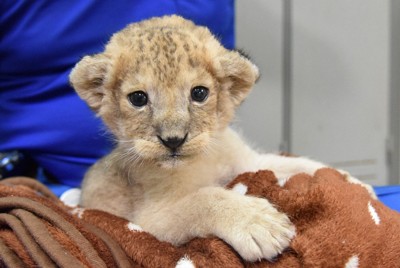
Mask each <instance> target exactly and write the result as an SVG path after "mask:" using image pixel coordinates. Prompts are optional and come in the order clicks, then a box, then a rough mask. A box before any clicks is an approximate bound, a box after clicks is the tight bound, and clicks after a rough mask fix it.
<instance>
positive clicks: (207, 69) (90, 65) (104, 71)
mask: <svg viewBox="0 0 400 268" xmlns="http://www.w3.org/2000/svg"><path fill="white" fill-rule="evenodd" d="M258 75H259V74H258V69H257V67H256V66H255V65H253V64H252V63H251V62H250V61H249V60H248V59H246V58H244V57H242V56H241V55H240V54H239V53H237V52H235V51H229V50H227V49H225V48H224V47H222V46H221V45H220V43H219V42H218V41H217V40H216V38H215V37H214V36H213V35H212V34H211V33H210V32H209V30H208V29H207V28H205V27H199V26H195V25H194V24H193V23H192V22H190V21H187V20H185V19H183V18H180V17H178V16H167V17H162V18H153V19H150V20H147V21H143V22H140V23H135V24H131V25H128V26H127V27H126V28H125V29H123V30H122V31H120V32H118V33H116V34H115V35H114V36H113V37H112V38H111V40H110V42H109V43H108V44H107V46H106V48H105V51H104V52H103V53H100V54H96V55H93V56H86V57H84V58H83V59H82V60H81V61H80V62H79V63H78V64H77V65H76V67H75V68H74V69H73V71H72V73H71V76H70V79H71V83H72V85H73V87H74V88H75V89H76V91H77V92H78V94H79V95H80V97H81V98H82V99H84V100H85V101H86V102H87V103H88V105H89V106H90V107H91V108H92V109H93V110H94V111H95V112H96V113H97V114H98V115H99V116H100V117H101V118H102V119H103V120H104V122H105V123H106V124H107V126H108V127H109V129H110V130H111V131H112V133H113V134H114V135H115V137H116V139H117V141H118V144H117V146H116V148H115V149H114V151H113V152H111V153H110V154H109V155H107V156H106V157H104V158H103V159H101V160H100V161H98V162H97V163H96V164H95V165H94V166H93V167H92V168H91V169H90V170H89V172H88V173H87V174H86V176H85V179H84V182H83V194H82V199H81V204H82V205H83V206H85V207H90V208H97V209H101V210H105V211H108V212H111V213H113V214H116V215H119V216H122V217H125V218H127V219H129V220H130V221H132V222H134V223H136V224H139V225H140V226H141V227H142V228H143V229H144V230H146V231H148V232H150V233H152V234H153V235H155V236H156V237H157V238H158V239H160V240H164V241H168V242H171V243H173V244H175V245H179V244H182V243H185V242H187V241H188V240H189V239H192V238H193V237H205V236H208V235H216V236H218V237H220V238H222V239H223V240H225V241H226V242H227V243H229V244H230V245H232V247H233V248H234V249H235V250H236V251H237V252H238V253H239V254H240V255H241V256H242V257H243V258H244V259H246V260H249V261H255V260H258V259H261V258H266V259H272V258H274V257H275V256H276V255H277V254H279V253H280V252H282V250H283V249H285V248H286V247H287V246H288V245H289V242H290V241H291V239H292V238H293V236H294V235H295V229H294V227H293V225H292V224H291V222H290V220H289V219H288V217H287V216H286V215H285V214H283V213H281V212H279V211H278V210H277V209H276V208H275V207H274V206H273V205H271V204H270V203H269V202H267V201H266V200H264V199H260V198H257V197H250V196H243V195H241V194H239V193H236V192H234V191H229V190H225V189H224V185H225V184H226V183H228V182H229V181H231V180H232V179H233V178H235V177H236V176H237V175H238V174H240V173H243V172H245V171H257V170H259V169H270V170H272V171H273V172H274V173H275V174H276V176H277V177H279V178H281V180H282V182H284V180H285V179H286V178H288V177H289V176H291V175H292V174H295V173H298V172H306V173H310V174H312V173H313V172H314V171H315V170H316V169H318V168H321V167H323V166H324V165H323V164H321V163H317V162H314V161H311V160H308V159H305V158H286V157H282V156H277V155H272V154H264V155H261V154H259V153H257V152H255V151H254V150H252V149H251V148H250V147H249V146H247V145H246V144H245V143H244V141H243V140H242V139H241V138H240V137H239V136H238V135H237V134H236V133H235V132H234V131H233V130H232V129H231V128H229V126H228V125H229V123H230V121H231V119H232V118H233V116H234V111H235V108H236V107H238V105H239V104H240V103H241V102H242V101H243V99H244V98H245V97H246V96H247V94H248V93H249V91H250V89H251V88H252V86H253V84H254V83H255V81H256V80H257V78H258ZM196 86H203V87H206V88H208V89H209V95H208V97H207V98H206V99H205V100H204V101H196V100H193V99H192V98H191V90H192V89H193V88H195V87H196ZM135 91H143V92H144V93H145V94H147V97H148V102H147V103H146V104H145V105H143V106H140V107H139V106H135V105H132V103H131V102H130V101H129V98H128V95H129V94H131V93H133V92H135ZM173 138H175V139H180V140H182V141H183V144H181V145H180V146H178V147H177V148H175V149H171V148H168V146H166V145H165V144H164V143H163V142H162V141H163V140H164V141H165V140H168V139H173Z"/></svg>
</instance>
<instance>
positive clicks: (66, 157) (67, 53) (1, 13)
mask: <svg viewBox="0 0 400 268" xmlns="http://www.w3.org/2000/svg"><path fill="white" fill-rule="evenodd" d="M166 14H179V15H181V16H183V17H186V18H188V19H191V20H193V21H195V22H196V23H197V24H200V25H207V26H209V28H210V29H211V30H212V32H213V33H214V34H215V35H217V36H219V37H220V38H221V41H222V43H223V44H224V45H225V46H226V47H228V48H233V47H234V28H233V27H234V0H218V1H215V0H118V1H115V0H68V1H62V0H60V1H59V0H35V1H31V0H3V1H0V29H1V30H0V151H8V150H15V149H17V150H21V151H23V152H24V153H27V154H28V155H29V156H31V157H32V158H33V159H34V160H35V161H36V162H37V163H38V164H39V165H40V166H42V167H43V168H44V170H45V171H46V172H47V174H50V175H51V176H52V177H54V178H55V179H56V180H57V181H58V182H59V183H61V184H64V185H67V186H78V185H79V184H80V182H81V179H82V177H83V174H84V172H85V171H86V170H87V168H88V167H89V166H90V165H91V164H93V163H94V162H95V161H96V160H97V159H98V158H99V157H101V156H103V155H104V154H106V153H107V152H109V151H110V149H111V148H112V145H113V144H112V143H113V142H112V137H111V136H109V135H108V134H107V131H106V130H105V128H104V127H103V125H102V123H101V122H100V120H99V119H98V118H95V116H94V115H93V113H92V112H91V111H90V110H89V109H88V107H87V106H86V104H85V103H84V102H83V101H82V100H80V99H79V98H78V96H77V95H76V94H75V92H74V90H73V89H72V88H71V87H70V86H69V83H68V75H69V73H70V71H71V68H72V67H73V66H74V64H75V63H76V62H78V61H79V60H80V58H81V57H83V56H84V55H87V54H93V53H97V52H101V51H102V50H103V47H104V45H105V44H106V42H107V40H108V39H109V38H110V37H111V35H112V34H113V33H114V32H116V31H118V30H120V29H122V28H123V27H125V26H126V25H127V24H128V23H132V22H135V21H139V20H142V19H145V18H149V17H153V16H161V15H166Z"/></svg>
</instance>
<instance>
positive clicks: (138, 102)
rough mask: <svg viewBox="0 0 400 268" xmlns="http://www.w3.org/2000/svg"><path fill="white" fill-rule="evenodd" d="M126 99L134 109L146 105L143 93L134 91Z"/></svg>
mask: <svg viewBox="0 0 400 268" xmlns="http://www.w3.org/2000/svg"><path fill="white" fill-rule="evenodd" d="M128 99H129V102H130V103H132V105H133V106H136V107H142V106H145V105H146V104H147V94H146V93H144V92H143V91H135V92H132V93H130V94H128Z"/></svg>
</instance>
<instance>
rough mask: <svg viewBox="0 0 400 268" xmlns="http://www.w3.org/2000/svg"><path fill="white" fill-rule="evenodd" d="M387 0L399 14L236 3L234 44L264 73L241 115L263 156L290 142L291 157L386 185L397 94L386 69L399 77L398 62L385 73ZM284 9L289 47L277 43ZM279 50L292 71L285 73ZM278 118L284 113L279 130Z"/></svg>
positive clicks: (335, 5) (331, 2) (363, 5)
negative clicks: (287, 9)
mask: <svg viewBox="0 0 400 268" xmlns="http://www.w3.org/2000/svg"><path fill="white" fill-rule="evenodd" d="M391 1H392V2H391ZM393 2H396V3H395V5H397V7H398V5H399V2H400V1H398V0H352V1H348V0H298V1H291V0H284V1H276V0H275V1H274V0H252V1H249V0H237V3H236V5H237V7H236V8H237V9H236V12H237V23H236V26H237V45H238V47H243V48H245V49H246V50H247V51H248V52H249V53H250V54H251V55H252V56H253V58H254V60H255V62H256V63H257V64H258V65H259V67H260V70H261V74H262V79H261V80H260V83H259V85H257V87H256V88H255V91H254V92H253V94H252V95H251V96H250V98H249V100H248V101H247V102H246V103H245V105H244V106H243V107H242V109H241V110H240V112H239V116H238V119H239V120H238V125H239V126H240V127H241V128H242V129H244V131H243V132H244V135H245V136H246V137H248V139H249V140H251V141H255V143H256V144H257V145H259V147H261V148H264V149H266V150H277V149H278V148H279V146H280V145H281V144H282V141H283V139H284V138H285V137H289V139H290V140H291V149H292V150H291V152H292V153H295V154H299V155H307V156H310V157H312V158H315V159H317V160H320V161H323V162H327V163H330V164H332V165H334V166H336V167H339V168H343V169H346V170H349V171H350V172H351V173H352V174H353V175H355V176H357V177H359V178H361V179H363V180H365V181H367V182H369V183H373V184H386V183H387V182H388V181H389V180H388V172H387V170H388V168H387V161H386V160H387V156H386V141H387V137H388V132H389V121H390V120H389V104H390V103H391V102H392V103H393V100H392V101H390V96H391V95H390V94H392V96H393V94H394V91H393V90H392V91H390V75H389V74H390V66H392V69H391V70H392V77H394V76H396V77H397V79H399V75H396V74H395V73H394V72H395V70H399V69H398V67H396V68H397V69H396V68H394V67H393V66H398V65H396V64H398V61H397V63H395V62H393V61H392V65H390V59H389V57H390V55H389V52H390V44H392V47H393V44H394V42H398V41H394V40H393V39H392V43H391V41H390V35H391V33H390V29H391V28H390V12H391V3H392V5H393ZM285 3H286V4H290V6H289V7H290V11H291V12H290V14H289V15H290V20H289V22H291V24H290V26H291V28H289V30H291V31H290V33H289V34H290V40H289V41H290V44H286V45H288V46H284V43H283V40H284V36H285V34H284V22H285V19H286V22H287V18H285V17H284V16H285V13H284V4H285ZM286 15H287V14H286ZM287 30H288V28H286V29H285V31H287ZM397 30H398V28H397ZM287 33H288V32H286V34H287ZM398 36H399V35H398ZM286 37H287V36H286ZM286 40H287V39H286ZM396 44H398V43H396ZM396 46H397V47H399V46H398V45H396ZM285 48H289V49H290V50H289V51H287V50H286V53H287V52H289V54H290V55H289V56H290V60H289V61H288V62H289V63H290V68H284V66H283V62H284V59H285V57H286V59H287V56H288V54H284V52H285ZM392 54H393V50H392ZM398 54H400V53H398ZM398 54H397V55H398ZM286 67H287V66H286ZM288 70H289V71H291V72H290V73H289V75H288V74H287V73H285V72H287V71H288ZM285 77H286V79H289V80H290V81H289V83H288V84H285V83H283V81H286V80H284V78H285ZM398 84H399V80H397V82H395V83H394V84H392V88H393V87H396V88H397V89H398ZM285 85H286V86H285ZM285 90H286V91H285ZM287 90H289V92H290V93H291V95H289V99H287V98H284V92H287ZM391 92H392V93H391ZM395 93H396V94H397V91H396V92H395ZM286 96H288V95H286ZM392 99H393V98H392ZM288 105H289V106H290V107H288ZM397 105H398V102H397ZM396 107H398V106H396ZM283 111H289V112H290V114H289V119H291V120H290V122H289V125H288V126H286V127H285V122H286V123H287V121H285V122H284V121H283V119H284V118H283V115H284V113H283ZM396 111H397V114H396V116H398V115H400V112H399V111H398V109H396ZM286 115H287V114H286ZM393 118H394V117H393V116H392V119H393ZM398 118H399V117H396V120H397V121H396V122H398V121H399V119H398ZM285 120H286V119H285ZM393 120H394V119H393ZM393 120H392V121H393ZM392 125H393V124H392ZM391 130H393V128H392V129H391ZM284 131H288V132H290V133H284ZM397 131H398V132H397V133H399V132H400V130H398V128H397ZM397 141H398V139H397ZM396 146H397V147H396V150H395V151H396V152H398V150H397V149H400V144H399V143H397V145H396ZM397 155H398V154H397ZM396 161H397V162H396V164H397V165H398V164H400V163H399V161H398V159H397V160H396ZM397 177H398V175H397Z"/></svg>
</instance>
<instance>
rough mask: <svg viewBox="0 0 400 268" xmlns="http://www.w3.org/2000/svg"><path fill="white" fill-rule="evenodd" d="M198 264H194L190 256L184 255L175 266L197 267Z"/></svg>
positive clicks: (176, 267)
mask: <svg viewBox="0 0 400 268" xmlns="http://www.w3.org/2000/svg"><path fill="white" fill-rule="evenodd" d="M195 267H196V266H194V264H193V262H192V261H191V260H190V258H189V257H188V256H184V257H183V258H181V259H180V260H179V261H178V262H177V264H176V266H175V268H195Z"/></svg>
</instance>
